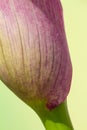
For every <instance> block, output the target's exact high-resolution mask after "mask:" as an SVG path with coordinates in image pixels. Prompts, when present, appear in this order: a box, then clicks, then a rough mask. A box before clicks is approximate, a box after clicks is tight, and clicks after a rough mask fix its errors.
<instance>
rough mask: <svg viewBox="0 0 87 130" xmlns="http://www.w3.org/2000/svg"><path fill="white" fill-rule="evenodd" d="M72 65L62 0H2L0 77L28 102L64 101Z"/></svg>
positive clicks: (55, 104) (56, 103)
mask: <svg viewBox="0 0 87 130" xmlns="http://www.w3.org/2000/svg"><path fill="white" fill-rule="evenodd" d="M71 76H72V66H71V61H70V57H69V52H68V47H67V41H66V36H65V31H64V23H63V15H62V7H61V3H60V1H59V0H0V79H1V80H2V81H3V82H4V83H5V84H6V85H7V86H8V87H9V88H10V89H11V90H12V91H13V92H14V93H15V94H16V95H17V96H19V97H20V98H21V99H22V100H24V101H25V102H28V101H33V100H45V101H46V103H47V107H48V108H49V109H50V108H53V107H55V106H57V105H58V104H60V103H61V102H63V101H64V99H65V98H66V96H67V94H68V92H69V89H70V83H71Z"/></svg>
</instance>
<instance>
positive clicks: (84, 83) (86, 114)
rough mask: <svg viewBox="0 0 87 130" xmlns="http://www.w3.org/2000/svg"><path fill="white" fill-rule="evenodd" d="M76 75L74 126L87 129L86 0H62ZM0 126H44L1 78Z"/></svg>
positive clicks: (34, 129) (22, 129)
mask: <svg viewBox="0 0 87 130" xmlns="http://www.w3.org/2000/svg"><path fill="white" fill-rule="evenodd" d="M62 4H63V9H64V20H65V28H66V34H67V40H68V45H69V50H70V54H71V59H72V64H73V79H72V86H71V90H70V93H69V95H68V108H69V113H70V116H71V120H72V123H73V125H74V128H75V130H87V101H86V100H87V78H86V77H87V56H86V55H87V1H86V0H62ZM0 130H45V129H44V127H43V125H42V123H41V121H40V119H39V118H38V116H37V115H36V114H35V112H34V111H33V110H32V109H31V108H29V107H28V106H27V105H26V104H25V103H23V102H22V101H21V100H20V99H19V98H17V97H16V96H15V95H14V94H13V93H12V92H11V91H10V90H9V89H8V88H7V87H6V86H5V85H4V84H3V83H2V82H1V81H0Z"/></svg>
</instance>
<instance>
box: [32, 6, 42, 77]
mask: <svg viewBox="0 0 87 130" xmlns="http://www.w3.org/2000/svg"><path fill="white" fill-rule="evenodd" d="M32 8H33V9H32V11H33V15H34V17H35V24H36V29H37V33H38V39H39V42H38V45H39V54H40V61H39V72H38V73H39V74H38V78H39V79H40V75H41V47H40V46H41V45H40V33H39V29H38V25H37V18H36V16H37V14H36V13H35V11H34V7H33V6H32Z"/></svg>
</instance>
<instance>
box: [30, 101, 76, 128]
mask: <svg viewBox="0 0 87 130" xmlns="http://www.w3.org/2000/svg"><path fill="white" fill-rule="evenodd" d="M32 108H33V109H34V110H35V111H36V113H37V114H38V116H39V117H40V118H41V120H42V122H43V124H44V126H45V128H46V130H74V129H73V126H72V123H71V120H70V117H69V113H68V109H67V102H66V101H65V102H63V103H62V104H60V105H59V106H58V107H56V108H55V109H53V110H48V109H47V108H46V107H45V106H44V103H39V105H35V104H34V106H33V107H32Z"/></svg>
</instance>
